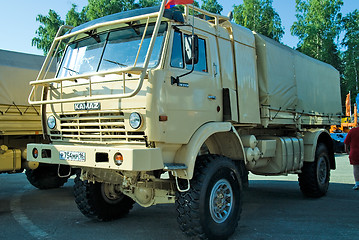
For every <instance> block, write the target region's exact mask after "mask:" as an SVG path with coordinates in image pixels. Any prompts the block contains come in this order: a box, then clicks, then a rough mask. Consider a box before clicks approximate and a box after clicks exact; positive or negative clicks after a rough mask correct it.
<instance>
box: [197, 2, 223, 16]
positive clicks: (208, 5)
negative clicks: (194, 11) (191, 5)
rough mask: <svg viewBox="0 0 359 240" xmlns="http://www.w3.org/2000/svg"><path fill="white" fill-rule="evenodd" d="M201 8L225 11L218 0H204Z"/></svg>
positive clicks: (209, 10) (217, 11)
mask: <svg viewBox="0 0 359 240" xmlns="http://www.w3.org/2000/svg"><path fill="white" fill-rule="evenodd" d="M201 8H202V9H203V10H206V11H208V12H211V13H216V14H221V12H222V11H223V7H222V5H220V4H219V3H218V2H217V0H202V5H201Z"/></svg>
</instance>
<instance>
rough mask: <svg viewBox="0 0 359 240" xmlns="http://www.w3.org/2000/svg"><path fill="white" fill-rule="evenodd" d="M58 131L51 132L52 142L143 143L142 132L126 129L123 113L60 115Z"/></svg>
mask: <svg viewBox="0 0 359 240" xmlns="http://www.w3.org/2000/svg"><path fill="white" fill-rule="evenodd" d="M59 120H60V121H59V122H60V126H58V131H51V132H50V138H51V140H53V141H67V142H82V143H83V142H96V143H99V142H103V143H138V142H143V143H144V142H145V139H144V132H142V131H129V130H128V129H126V125H125V117H124V114H123V112H110V113H103V112H102V113H81V114H62V115H60V119H59Z"/></svg>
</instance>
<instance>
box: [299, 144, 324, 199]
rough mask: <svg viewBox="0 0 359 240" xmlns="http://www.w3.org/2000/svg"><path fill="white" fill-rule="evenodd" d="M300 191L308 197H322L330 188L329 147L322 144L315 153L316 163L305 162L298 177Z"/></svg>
mask: <svg viewBox="0 0 359 240" xmlns="http://www.w3.org/2000/svg"><path fill="white" fill-rule="evenodd" d="M298 180H299V186H300V190H301V191H302V193H303V194H304V195H305V196H308V197H315V198H318V197H322V196H324V195H325V194H326V193H327V191H328V188H329V180H330V165H329V154H328V150H327V147H326V146H325V145H324V144H323V143H320V144H318V146H317V149H316V152H315V159H314V162H305V163H304V165H303V168H302V173H300V174H299V175H298Z"/></svg>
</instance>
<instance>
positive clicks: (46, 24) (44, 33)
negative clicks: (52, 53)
mask: <svg viewBox="0 0 359 240" xmlns="http://www.w3.org/2000/svg"><path fill="white" fill-rule="evenodd" d="M36 21H38V22H40V24H41V25H40V27H39V28H38V29H37V30H36V32H35V33H36V34H37V37H34V38H33V39H32V43H31V44H32V46H36V47H37V48H38V49H42V50H43V52H44V55H46V54H47V53H48V52H49V50H50V47H51V44H52V42H53V40H54V38H55V36H56V33H57V30H58V29H59V27H61V26H62V25H64V21H62V20H61V18H60V16H59V15H58V14H57V13H56V12H55V11H54V10H51V9H50V10H49V15H48V16H43V15H41V14H39V15H38V16H37V17H36Z"/></svg>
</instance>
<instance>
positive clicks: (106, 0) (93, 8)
mask: <svg viewBox="0 0 359 240" xmlns="http://www.w3.org/2000/svg"><path fill="white" fill-rule="evenodd" d="M134 8H135V5H134V0H88V5H87V7H86V17H87V20H89V21H90V20H94V19H97V18H100V17H104V16H107V15H110V14H113V13H118V12H123V11H127V10H131V9H134Z"/></svg>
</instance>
